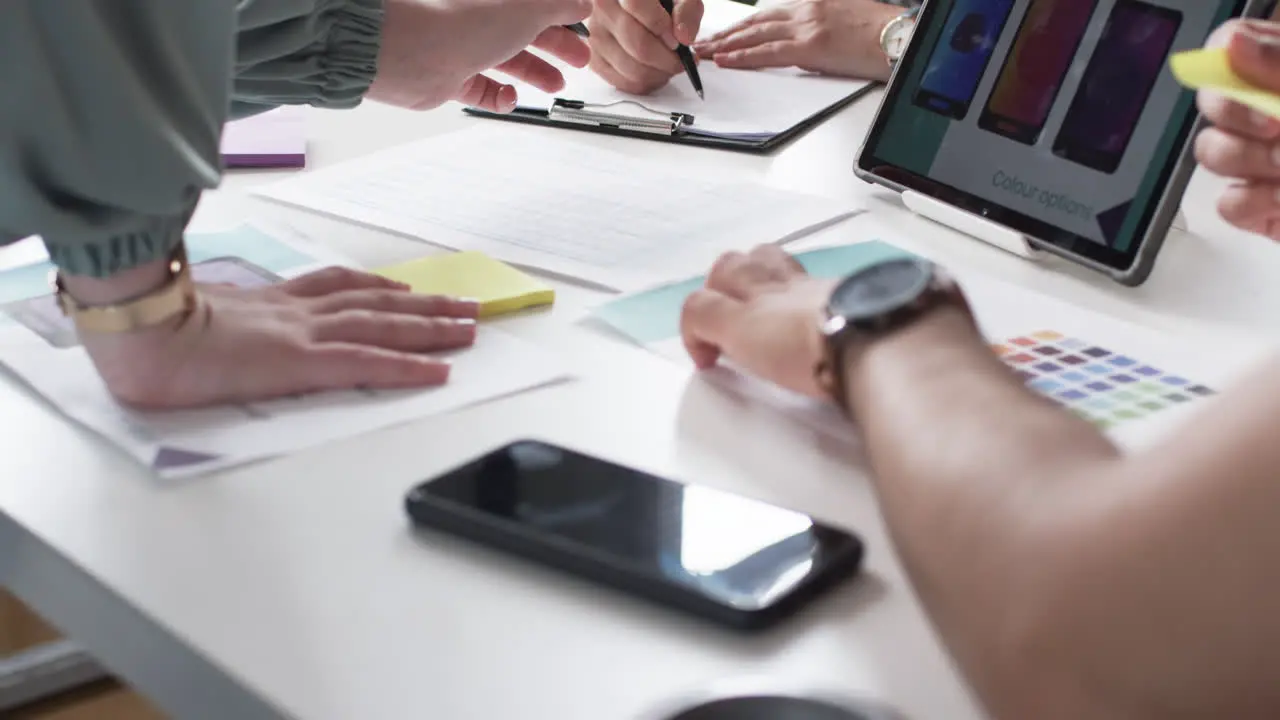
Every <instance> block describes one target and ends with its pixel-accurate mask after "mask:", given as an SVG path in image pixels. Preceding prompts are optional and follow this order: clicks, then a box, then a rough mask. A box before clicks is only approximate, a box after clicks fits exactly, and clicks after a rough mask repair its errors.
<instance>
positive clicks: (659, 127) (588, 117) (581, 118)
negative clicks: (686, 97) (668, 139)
mask: <svg viewBox="0 0 1280 720" xmlns="http://www.w3.org/2000/svg"><path fill="white" fill-rule="evenodd" d="M619 105H630V106H632V107H636V108H639V109H640V110H641V111H642V112H643V113H644V115H625V114H622V113H619V112H610V108H617V107H618V106H619ZM547 117H548V118H549V119H551V120H558V121H560V122H567V123H576V124H578V125H590V126H593V127H609V128H617V129H619V130H632V131H635V132H646V133H653V134H655V135H675V134H677V133H679V132H680V131H681V130H683V129H684V128H686V127H688V126H690V125H692V124H693V116H692V115H690V114H689V113H681V112H663V111H661V110H654V109H653V108H648V107H645V106H644V105H641V104H640V103H638V102H635V101H634V100H619V101H617V102H613V103H608V104H605V105H592V104H589V103H585V102H583V101H581V100H563V99H561V98H556V99H555V101H554V102H552V103H551V108H550V109H549V110H547Z"/></svg>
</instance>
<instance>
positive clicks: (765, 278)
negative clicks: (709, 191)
mask: <svg viewBox="0 0 1280 720" xmlns="http://www.w3.org/2000/svg"><path fill="white" fill-rule="evenodd" d="M834 285H835V283H834V282H833V281H830V280H819V279H817V278H812V277H810V276H809V275H808V274H807V273H806V272H805V271H804V268H802V267H801V266H800V264H799V263H798V262H796V260H795V259H794V258H792V257H791V256H790V255H788V254H787V253H786V251H784V250H782V249H781V248H779V247H778V246H777V245H762V246H760V247H757V248H756V249H754V250H752V251H751V252H750V253H747V254H743V253H738V252H731V253H728V254H726V255H723V256H721V258H720V259H719V260H718V261H716V264H715V265H714V266H713V267H712V268H711V272H710V273H709V274H708V275H707V282H706V286H705V287H703V288H702V289H700V290H698V291H697V292H695V293H693V294H692V295H690V296H689V299H688V300H687V301H686V302H685V305H684V311H683V314H682V316H681V318H680V333H681V337H682V338H683V340H684V345H685V348H686V349H687V350H688V351H689V356H690V358H692V359H693V362H694V364H695V365H697V366H698V368H699V369H703V370H705V369H707V368H711V367H714V366H715V365H716V364H717V363H719V361H720V358H721V356H724V357H727V358H730V359H732V360H733V361H734V362H735V363H737V364H738V366H739V367H741V368H742V369H743V370H746V371H747V372H749V373H751V374H753V375H756V376H758V377H760V378H762V379H765V380H768V381H770V382H773V383H774V384H776V385H778V386H780V387H784V388H786V389H788V390H791V391H793V392H797V393H801V394H803V395H807V396H809V397H814V398H820V399H826V396H825V395H824V394H823V392H822V390H821V389H820V388H819V387H818V384H817V382H816V380H815V377H814V368H816V367H817V366H818V362H819V361H820V360H821V359H822V354H823V353H822V343H821V338H820V336H819V334H818V324H819V318H820V317H821V313H822V309H823V307H825V306H826V303H827V299H828V298H829V297H830V296H831V290H832V288H833V287H834Z"/></svg>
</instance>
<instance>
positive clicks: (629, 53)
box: [590, 0, 703, 95]
mask: <svg viewBox="0 0 1280 720" xmlns="http://www.w3.org/2000/svg"><path fill="white" fill-rule="evenodd" d="M702 9H703V8H702V0H676V1H675V8H674V10H673V11H672V12H670V13H668V12H667V11H666V10H665V9H663V7H662V4H661V3H660V2H659V0H595V9H594V10H593V11H592V13H591V23H590V24H591V41H590V42H591V69H592V70H594V71H595V73H596V74H597V75H599V76H600V77H602V78H604V80H605V82H607V83H609V84H610V85H612V86H614V87H616V88H618V89H619V90H621V91H623V92H629V93H632V94H635V95H648V94H649V93H651V92H653V91H654V90H657V89H658V88H660V87H662V86H663V85H666V84H667V81H668V80H670V79H671V78H672V77H674V76H676V75H678V74H680V73H682V72H684V68H683V67H682V66H681V65H680V60H679V59H678V58H677V57H676V53H675V48H676V45H692V44H693V42H694V40H696V39H697V37H698V28H699V26H700V25H701V24H702Z"/></svg>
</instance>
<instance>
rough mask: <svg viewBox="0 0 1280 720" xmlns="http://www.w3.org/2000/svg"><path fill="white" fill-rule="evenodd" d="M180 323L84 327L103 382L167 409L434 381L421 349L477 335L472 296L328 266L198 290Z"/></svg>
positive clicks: (136, 400)
mask: <svg viewBox="0 0 1280 720" xmlns="http://www.w3.org/2000/svg"><path fill="white" fill-rule="evenodd" d="M200 293H201V296H202V303H201V307H200V308H199V309H197V310H196V312H195V313H194V314H192V315H191V316H190V317H187V318H185V319H183V320H181V321H179V320H175V321H171V322H169V323H166V324H164V325H159V326H156V327H152V328H147V329H145V330H141V331H137V332H131V333H122V334H93V333H81V336H80V339H81V342H82V343H83V345H84V347H85V349H86V350H87V351H88V353H89V356H90V357H91V358H92V359H93V361H94V364H95V365H96V366H97V368H98V371H99V372H100V373H101V375H102V378H103V380H104V381H105V383H106V385H107V388H108V389H109V390H110V391H111V393H112V394H113V395H115V396H116V397H117V398H118V399H119V400H120V401H121V402H123V403H125V404H127V405H130V406H133V407H138V408H146V409H176V408H192V407H201V406H208V405H217V404H224V403H236V402H248V401H257V400H267V399H271V398H277V397H284V396H290V395H297V394H302V393H310V392H318V391H322V390H338V389H352V388H358V387H367V388H408V387H423V386H431V385H439V384H442V383H444V382H445V381H446V380H447V379H448V377H449V365H448V363H446V362H444V361H443V360H440V359H437V358H432V357H429V356H426V355H423V354H422V353H426V352H432V351H439V350H449V349H454V348H461V347H466V346H469V345H471V344H472V343H473V342H474V341H475V336H476V326H475V318H476V316H477V313H478V310H479V308H478V306H477V304H476V303H474V302H470V301H461V300H452V299H447V298H440V297H428V296H423V295H415V294H413V293H410V292H408V291H407V289H406V288H405V286H404V285H401V284H400V283H396V282H393V281H391V280H387V279H384V278H381V277H378V276H376V275H371V274H368V273H363V272H357V271H354V270H347V269H344V268H327V269H324V270H320V271H317V272H314V273H311V274H308V275H303V276H301V277H298V278H294V279H293V280H289V281H286V282H283V283H280V284H278V285H274V286H270V287H265V288H257V289H252V290H245V289H239V288H234V287H229V286H224V285H202V286H200Z"/></svg>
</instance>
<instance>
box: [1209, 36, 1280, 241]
mask: <svg viewBox="0 0 1280 720" xmlns="http://www.w3.org/2000/svg"><path fill="white" fill-rule="evenodd" d="M1209 44H1210V45H1211V46H1216V47H1223V46H1225V47H1226V48H1227V54H1228V58H1229V59H1230V61H1231V66H1232V69H1233V70H1234V71H1235V72H1236V74H1237V75H1239V76H1240V77H1241V78H1242V79H1244V80H1245V81H1247V82H1249V83H1250V84H1252V85H1255V86H1258V87H1261V88H1265V89H1267V90H1270V91H1272V92H1280V24H1277V23H1274V22H1264V21H1232V22H1230V23H1227V24H1226V25H1224V26H1222V27H1221V28H1219V29H1218V30H1217V31H1216V32H1215V33H1214V34H1213V36H1212V37H1211V38H1210V41H1209ZM1198 99H1199V105H1200V111H1201V112H1202V113H1204V116H1205V117H1206V118H1207V119H1208V120H1209V121H1210V122H1211V123H1213V125H1214V127H1212V128H1209V129H1207V130H1205V131H1203V132H1202V133H1200V136H1199V137H1197V138H1196V145H1195V149H1196V158H1197V159H1198V160H1199V161H1200V164H1201V165H1203V166H1204V167H1205V168H1206V169H1208V170H1209V171H1211V172H1213V173H1216V174H1218V175H1221V176H1223V177H1228V178H1233V179H1235V180H1237V181H1238V182H1236V183H1234V184H1233V185H1232V186H1231V187H1230V188H1229V189H1228V190H1227V191H1226V192H1225V193H1224V194H1223V196H1222V198H1221V199H1220V201H1219V203H1218V211H1219V213H1221V215H1222V217H1223V219H1225V220H1226V221H1228V222H1230V223H1232V224H1233V225H1236V226H1237V227H1240V228H1242V229H1244V230H1248V231H1250V232H1254V233H1258V234H1260V235H1265V236H1267V237H1269V238H1271V239H1272V240H1277V241H1280V119H1276V118H1270V117H1266V116H1264V115H1261V114H1259V113H1257V112H1255V111H1253V110H1250V109H1249V108H1246V107H1245V106H1243V105H1240V104H1238V103H1235V102H1232V101H1230V100H1227V99H1226V98H1224V97H1222V96H1221V95H1218V94H1216V93H1212V92H1207V91H1206V92H1201V93H1200V95H1199V98H1198Z"/></svg>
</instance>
